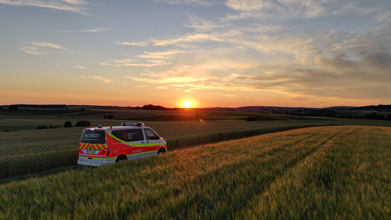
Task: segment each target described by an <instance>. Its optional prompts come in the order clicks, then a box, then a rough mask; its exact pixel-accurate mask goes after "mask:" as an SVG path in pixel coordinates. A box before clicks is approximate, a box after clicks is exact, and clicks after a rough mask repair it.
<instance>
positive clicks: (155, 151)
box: [79, 150, 158, 160]
mask: <svg viewBox="0 0 391 220" xmlns="http://www.w3.org/2000/svg"><path fill="white" fill-rule="evenodd" d="M157 152H158V151H157V150H151V151H147V152H141V153H137V154H127V155H126V156H137V155H142V154H149V153H157ZM79 158H80V159H90V160H113V159H116V158H117V157H108V158H102V157H83V156H79Z"/></svg>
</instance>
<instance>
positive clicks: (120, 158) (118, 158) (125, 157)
mask: <svg viewBox="0 0 391 220" xmlns="http://www.w3.org/2000/svg"><path fill="white" fill-rule="evenodd" d="M127 159H128V157H127V156H126V155H123V154H122V155H119V156H118V157H117V159H116V160H115V162H116V163H119V162H124V161H125V160H127Z"/></svg>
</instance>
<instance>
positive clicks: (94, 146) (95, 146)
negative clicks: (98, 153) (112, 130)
mask: <svg viewBox="0 0 391 220" xmlns="http://www.w3.org/2000/svg"><path fill="white" fill-rule="evenodd" d="M90 145H91V148H92V149H94V150H104V149H105V148H107V144H79V148H81V149H89V146H90Z"/></svg>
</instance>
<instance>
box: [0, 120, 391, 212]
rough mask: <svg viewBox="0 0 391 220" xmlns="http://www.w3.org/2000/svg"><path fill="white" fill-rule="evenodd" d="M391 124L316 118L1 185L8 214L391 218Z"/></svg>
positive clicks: (0, 200)
mask: <svg viewBox="0 0 391 220" xmlns="http://www.w3.org/2000/svg"><path fill="white" fill-rule="evenodd" d="M390 141H391V129H389V128H374V127H352V126H350V127H343V126H341V127H316V128H305V129H298V130H292V131H286V132H278V133H273V134H267V135H261V136H256V137H251V138H246V139H240V140H234V141H227V142H220V143H216V144H208V145H202V146H198V147H195V148H189V149H185V150H181V151H175V152H171V153H168V154H166V155H163V156H161V157H154V158H146V159H141V160H136V161H128V162H125V163H121V164H114V165H110V166H105V167H100V168H96V169H90V168H84V169H82V170H77V171H76V170H73V171H68V172H65V173H61V174H58V175H52V176H48V177H43V178H34V179H30V180H26V181H20V182H11V183H7V184H3V185H1V186H0V190H1V191H2V192H3V193H2V194H1V195H0V204H8V205H7V207H5V206H3V207H2V208H0V218H9V217H11V216H12V217H15V218H21V219H26V218H50V219H53V218H87V219H96V218H100V219H126V218H132V219H140V218H151V219H152V218H153V219H156V218H178V219H205V218H220V219H227V218H241V219H243V218H251V219H254V218H255V219H260V218H261V219H265V218H266V219H276V218H279V219H280V218H285V219H292V218H299V219H301V218H304V219H308V218H322V219H324V218H326V219H328V218H345V219H357V218H387V216H389V214H390V208H389V207H391V190H390V189H391V187H390V184H389V183H390V181H391V149H390V147H389V143H390Z"/></svg>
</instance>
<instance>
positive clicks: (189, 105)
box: [183, 100, 193, 108]
mask: <svg viewBox="0 0 391 220" xmlns="http://www.w3.org/2000/svg"><path fill="white" fill-rule="evenodd" d="M192 105H193V103H191V101H189V100H186V101H185V102H184V103H183V107H184V108H191V106H192Z"/></svg>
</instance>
